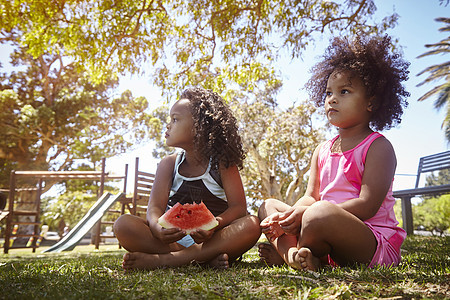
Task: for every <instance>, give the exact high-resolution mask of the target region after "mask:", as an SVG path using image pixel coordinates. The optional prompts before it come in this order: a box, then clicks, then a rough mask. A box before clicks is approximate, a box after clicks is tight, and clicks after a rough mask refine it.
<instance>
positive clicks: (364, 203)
mask: <svg viewBox="0 0 450 300" xmlns="http://www.w3.org/2000/svg"><path fill="white" fill-rule="evenodd" d="M396 166H397V159H396V157H395V152H394V149H393V147H392V145H391V143H390V142H389V141H388V140H387V139H386V138H384V137H380V138H378V139H376V140H375V141H374V142H373V143H372V145H371V146H370V148H369V150H368V152H367V156H366V163H365V167H364V174H363V177H362V184H361V192H360V194H359V198H355V199H352V200H349V201H345V202H343V203H341V204H339V206H341V207H342V208H344V209H345V210H347V211H349V212H351V213H352V214H354V215H355V216H357V217H358V218H359V219H361V220H363V221H364V220H367V219H370V218H371V217H373V216H374V215H375V214H376V213H377V211H378V210H379V209H380V207H381V204H382V203H383V201H384V199H385V197H386V194H387V192H388V191H389V188H390V186H391V184H392V180H393V178H394V173H395V168H396Z"/></svg>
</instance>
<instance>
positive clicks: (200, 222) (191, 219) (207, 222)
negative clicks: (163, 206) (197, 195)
mask: <svg viewBox="0 0 450 300" xmlns="http://www.w3.org/2000/svg"><path fill="white" fill-rule="evenodd" d="M158 223H159V225H161V226H162V227H164V228H180V229H182V230H184V231H186V234H190V233H191V232H193V231H195V230H197V229H203V230H210V229H213V228H214V227H216V226H217V225H219V222H217V220H216V218H215V217H214V215H213V214H212V213H211V212H210V211H209V210H208V208H207V207H206V205H205V204H204V203H203V202H201V203H200V204H197V203H194V204H189V203H186V204H180V203H177V204H175V205H174V206H173V207H172V208H171V209H169V210H168V211H166V212H165V213H164V214H163V215H162V216H161V217H160V218H159V219H158Z"/></svg>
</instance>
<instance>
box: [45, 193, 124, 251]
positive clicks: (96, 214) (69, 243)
mask: <svg viewBox="0 0 450 300" xmlns="http://www.w3.org/2000/svg"><path fill="white" fill-rule="evenodd" d="M123 195H124V194H123V193H119V194H117V195H112V194H111V193H108V192H106V193H104V194H103V195H102V196H101V197H100V198H99V199H98V200H97V202H95V204H94V205H93V206H92V207H91V209H90V210H89V211H88V213H87V214H86V215H85V216H84V217H83V218H82V219H81V221H80V222H78V224H77V225H75V227H74V228H73V229H72V230H71V231H69V233H67V234H66V235H65V236H64V237H63V238H62V239H61V240H60V241H59V242H57V243H56V244H54V245H53V246H51V247H50V248H48V249H46V250H44V251H42V252H43V253H44V252H61V251H71V250H73V248H75V246H76V245H77V244H78V243H79V242H80V241H81V239H82V238H83V237H84V236H85V235H86V233H88V232H89V230H90V229H91V228H92V227H94V225H95V224H96V223H97V222H98V221H99V220H100V219H101V217H102V216H103V215H104V214H105V212H106V211H107V210H108V209H109V208H110V207H111V206H112V205H113V204H114V202H116V201H117V200H118V199H120V197H122V196H123Z"/></svg>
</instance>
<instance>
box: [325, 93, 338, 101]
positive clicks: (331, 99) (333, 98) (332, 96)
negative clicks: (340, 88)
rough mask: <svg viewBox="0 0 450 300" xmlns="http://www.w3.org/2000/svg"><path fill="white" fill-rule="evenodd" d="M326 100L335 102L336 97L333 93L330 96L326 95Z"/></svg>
mask: <svg viewBox="0 0 450 300" xmlns="http://www.w3.org/2000/svg"><path fill="white" fill-rule="evenodd" d="M327 101H328V103H336V102H337V99H336V97H335V96H334V94H332V95H331V96H329V97H328V99H327Z"/></svg>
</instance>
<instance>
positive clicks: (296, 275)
mask: <svg viewBox="0 0 450 300" xmlns="http://www.w3.org/2000/svg"><path fill="white" fill-rule="evenodd" d="M402 248H403V250H402V251H403V252H404V253H403V261H402V263H401V264H400V266H398V267H396V268H375V269H367V268H365V267H362V266H359V267H354V268H334V269H333V268H325V269H323V270H321V271H320V272H317V273H313V272H311V273H310V272H301V271H296V270H294V269H291V268H289V267H274V268H272V267H267V266H265V265H264V264H263V263H261V262H259V260H258V255H257V251H256V249H252V250H251V251H249V252H248V253H246V254H245V256H244V257H243V260H242V261H241V262H237V263H235V264H234V265H233V267H232V268H230V269H229V270H225V271H219V270H214V269H205V268H202V267H199V266H186V267H180V268H173V269H158V270H154V271H138V272H133V273H130V274H125V273H124V272H123V271H122V269H121V267H120V265H121V261H122V255H123V253H125V251H124V250H119V249H118V247H117V245H111V246H106V245H105V246H100V250H99V251H95V250H94V247H93V246H77V247H76V248H75V250H74V251H71V252H63V253H57V254H55V253H48V254H41V253H40V251H42V250H38V251H37V253H32V252H31V250H30V249H21V250H19V249H17V250H11V251H10V253H9V254H0V299H353V298H358V299H378V298H388V299H422V298H427V299H449V298H450V237H448V236H447V237H422V236H412V237H408V238H407V240H406V241H405V243H404V245H403V247H402ZM2 250H3V249H2Z"/></svg>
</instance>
